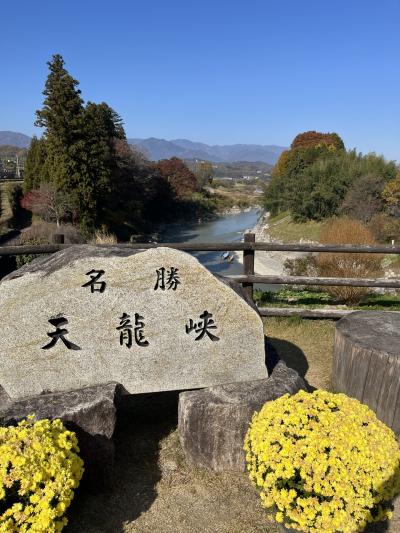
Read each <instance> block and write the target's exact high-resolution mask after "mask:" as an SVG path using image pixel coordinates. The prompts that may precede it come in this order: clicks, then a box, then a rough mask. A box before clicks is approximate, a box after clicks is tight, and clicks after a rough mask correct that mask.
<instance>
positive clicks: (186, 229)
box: [160, 208, 260, 275]
mask: <svg viewBox="0 0 400 533" xmlns="http://www.w3.org/2000/svg"><path fill="white" fill-rule="evenodd" d="M259 215H260V210H259V209H258V208H254V209H251V210H249V211H245V212H242V213H238V214H236V215H223V216H221V217H219V218H217V219H216V220H211V221H208V222H199V223H197V222H196V223H184V224H170V225H168V227H167V228H166V230H165V231H164V232H163V234H162V237H161V240H160V242H171V243H172V242H202V243H206V242H240V241H241V240H242V239H243V233H244V232H245V230H248V229H251V228H253V227H254V226H255V225H256V223H257V220H258V217H259ZM221 253H222V252H193V255H195V256H196V257H197V258H198V260H199V261H200V263H202V264H203V265H204V266H205V267H207V268H208V269H209V270H210V271H211V272H214V273H215V274H221V275H227V274H243V266H242V265H241V264H240V263H238V262H237V261H236V259H234V261H232V262H231V263H229V262H227V261H222V260H221ZM239 253H242V252H239Z"/></svg>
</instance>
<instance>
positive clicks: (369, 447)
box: [244, 390, 400, 533]
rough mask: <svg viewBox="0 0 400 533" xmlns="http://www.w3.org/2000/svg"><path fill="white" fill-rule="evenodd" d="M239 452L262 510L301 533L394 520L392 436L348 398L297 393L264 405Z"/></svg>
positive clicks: (347, 532)
mask: <svg viewBox="0 0 400 533" xmlns="http://www.w3.org/2000/svg"><path fill="white" fill-rule="evenodd" d="M244 450H245V452H246V462H247V468H248V470H249V473H250V479H251V481H252V482H253V483H254V484H255V485H256V486H257V487H258V488H259V490H260V496H261V502H262V505H263V506H264V507H265V508H271V509H273V510H274V512H276V514H275V519H276V521H277V522H284V523H285V525H286V526H287V527H290V528H293V529H296V530H298V531H304V532H307V533H320V532H321V531H323V532H324V533H334V532H337V531H341V532H344V533H351V532H355V531H362V530H363V529H364V527H365V526H366V524H367V523H368V522H375V521H379V520H386V519H387V518H390V517H391V512H390V500H391V499H392V498H393V497H394V496H395V495H396V494H398V493H399V492H400V451H399V447H398V444H397V441H396V438H395V435H394V433H393V432H392V430H391V429H389V428H388V427H387V426H386V425H385V424H383V423H382V422H380V421H379V420H378V419H377V418H376V416H375V414H374V413H373V411H371V410H370V409H369V408H368V407H367V406H366V405H363V404H361V403H360V402H359V401H357V400H354V399H352V398H349V397H348V396H346V395H345V394H333V393H329V392H326V391H321V390H318V391H315V392H313V393H312V394H310V393H307V392H304V391H300V392H298V393H297V394H295V395H294V396H291V397H289V395H288V394H286V395H284V396H282V397H281V398H278V399H277V400H274V401H272V402H267V403H266V404H265V405H264V406H263V407H262V409H261V411H260V412H258V413H255V414H254V416H253V419H252V422H251V424H250V428H249V430H248V432H247V435H246V438H245V444H244Z"/></svg>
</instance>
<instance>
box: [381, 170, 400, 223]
mask: <svg viewBox="0 0 400 533" xmlns="http://www.w3.org/2000/svg"><path fill="white" fill-rule="evenodd" d="M382 197H383V199H384V200H385V202H386V204H387V206H388V207H389V209H390V211H392V213H393V214H395V215H396V216H399V214H400V170H399V171H398V172H397V174H396V176H395V177H394V178H393V179H391V180H390V181H388V182H387V183H386V185H385V187H384V189H383V191H382Z"/></svg>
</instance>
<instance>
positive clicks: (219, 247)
mask: <svg viewBox="0 0 400 533" xmlns="http://www.w3.org/2000/svg"><path fill="white" fill-rule="evenodd" d="M69 246H80V245H72V244H41V245H35V246H34V245H23V246H1V247H0V256H2V255H23V254H48V253H53V252H58V251H60V250H63V249H64V248H68V247H69ZM96 246H102V247H105V248H107V247H110V246H113V245H110V244H98V245H96ZM116 246H118V247H119V248H120V247H122V248H132V249H133V250H148V249H151V248H159V247H161V246H163V247H168V248H175V249H176V250H185V251H188V252H222V251H227V252H239V251H265V252H279V251H282V252H331V253H332V252H334V253H370V254H400V246H364V245H363V246H361V245H360V246H353V245H348V244H335V245H331V244H329V245H325V244H277V243H268V242H236V243H234V242H231V243H227V242H220V243H199V242H197V243H188V242H179V243H176V242H172V243H171V242H163V243H154V242H150V243H121V244H118V245H116Z"/></svg>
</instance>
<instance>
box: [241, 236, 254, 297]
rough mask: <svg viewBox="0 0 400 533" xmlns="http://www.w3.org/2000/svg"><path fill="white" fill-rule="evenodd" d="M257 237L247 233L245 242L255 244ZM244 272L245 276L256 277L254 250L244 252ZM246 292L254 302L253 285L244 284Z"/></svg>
mask: <svg viewBox="0 0 400 533" xmlns="http://www.w3.org/2000/svg"><path fill="white" fill-rule="evenodd" d="M255 240H256V236H255V234H254V233H245V234H244V242H245V243H247V242H255ZM243 270H244V275H245V276H253V275H254V250H243ZM243 289H244V292H245V293H246V294H247V296H248V297H249V298H250V300H253V283H243Z"/></svg>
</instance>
